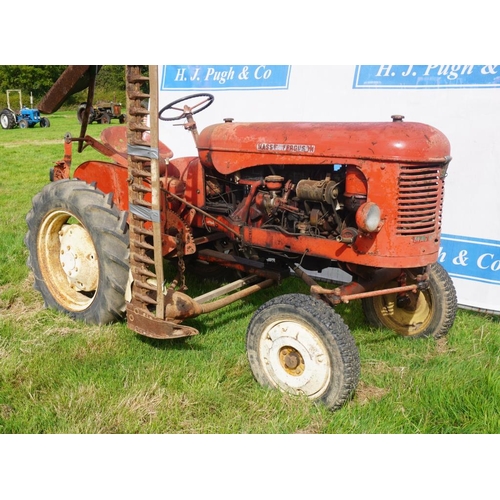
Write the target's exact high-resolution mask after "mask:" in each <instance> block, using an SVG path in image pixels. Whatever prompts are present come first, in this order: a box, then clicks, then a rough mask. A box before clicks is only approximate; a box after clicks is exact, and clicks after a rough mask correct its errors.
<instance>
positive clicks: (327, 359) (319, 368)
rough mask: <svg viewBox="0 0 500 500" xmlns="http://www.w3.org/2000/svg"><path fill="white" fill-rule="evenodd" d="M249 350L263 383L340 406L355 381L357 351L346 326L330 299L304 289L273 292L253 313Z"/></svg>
mask: <svg viewBox="0 0 500 500" xmlns="http://www.w3.org/2000/svg"><path fill="white" fill-rule="evenodd" d="M246 348H247V356H248V360H249V363H250V368H251V370H252V373H253V375H254V377H255V379H256V380H257V381H258V382H259V383H260V384H261V385H263V386H267V387H272V388H277V389H280V390H282V391H284V392H287V393H290V394H294V395H305V396H307V397H308V398H310V399H312V400H314V401H319V402H321V403H323V404H325V405H326V406H327V407H328V408H330V409H331V410H336V409H338V408H340V407H341V406H342V405H343V404H344V403H345V402H346V401H347V400H348V399H350V397H351V396H352V394H353V392H354V390H355V389H356V387H357V384H358V381H359V373H360V360H359V353H358V349H357V347H356V344H355V342H354V339H353V337H352V335H351V334H350V332H349V328H348V327H347V326H346V324H345V323H344V322H343V320H342V318H341V317H340V316H339V315H338V314H337V313H336V312H335V311H334V310H333V309H332V308H331V307H329V306H328V305H326V304H325V303H323V302H321V301H319V300H317V299H315V298H313V297H311V296H308V295H302V294H289V295H283V296H280V297H276V298H274V299H272V300H270V301H268V302H266V303H265V304H264V305H262V306H261V307H260V308H259V309H258V310H257V311H256V312H255V314H254V315H253V317H252V319H251V321H250V324H249V326H248V330H247V339H246Z"/></svg>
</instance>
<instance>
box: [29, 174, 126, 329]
mask: <svg viewBox="0 0 500 500" xmlns="http://www.w3.org/2000/svg"><path fill="white" fill-rule="evenodd" d="M26 222H27V224H28V232H27V234H26V237H25V244H26V246H27V247H28V250H29V257H28V266H29V267H30V268H31V270H32V271H33V274H34V278H35V283H34V286H35V289H37V290H38V291H39V292H40V293H41V294H42V296H43V299H44V301H45V305H46V306H47V307H50V308H54V309H57V310H59V311H62V312H64V313H66V314H68V315H69V316H71V317H72V318H74V319H78V320H82V321H85V322H87V323H91V324H105V323H110V322H113V321H117V320H119V319H120V318H121V317H122V316H123V314H124V312H125V308H126V304H125V290H126V286H127V281H128V276H129V264H128V257H129V248H128V241H129V236H128V224H127V213H126V212H122V211H120V210H118V209H117V208H116V207H115V206H114V204H113V201H112V197H111V195H105V194H104V193H103V192H101V191H99V190H98V189H96V188H95V187H94V186H91V185H89V184H87V183H85V182H83V181H80V180H75V179H66V180H61V181H57V182H54V183H51V184H48V185H46V186H45V187H44V188H43V189H42V191H41V192H40V193H38V194H37V195H36V196H35V197H34V198H33V207H32V209H31V211H30V212H29V213H28V215H27V216H26Z"/></svg>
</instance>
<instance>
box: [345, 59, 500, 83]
mask: <svg viewBox="0 0 500 500" xmlns="http://www.w3.org/2000/svg"><path fill="white" fill-rule="evenodd" d="M443 88H446V89H452V88H500V65H496V64H491V65H481V64H476V65H474V64H435V65H411V64H407V65H391V64H385V65H371V66H356V69H355V72H354V82H353V89H443Z"/></svg>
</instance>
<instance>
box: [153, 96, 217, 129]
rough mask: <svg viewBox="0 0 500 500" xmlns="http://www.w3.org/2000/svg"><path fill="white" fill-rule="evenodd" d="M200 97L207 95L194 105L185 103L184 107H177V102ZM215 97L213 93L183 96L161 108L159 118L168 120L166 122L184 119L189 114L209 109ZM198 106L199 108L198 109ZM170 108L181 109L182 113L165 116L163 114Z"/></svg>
mask: <svg viewBox="0 0 500 500" xmlns="http://www.w3.org/2000/svg"><path fill="white" fill-rule="evenodd" d="M199 97H206V99H204V100H203V101H200V102H198V103H197V104H195V105H194V106H188V105H184V106H183V107H176V104H180V103H181V102H184V101H188V100H190V99H197V98H199ZM214 99H215V97H214V96H213V95H212V94H191V95H188V96H186V97H182V98H181V99H177V100H176V101H172V102H170V103H169V104H167V105H166V106H164V107H163V108H161V109H160V115H159V118H160V120H163V121H166V122H172V121H175V120H182V118H186V116H188V115H195V114H196V113H199V112H200V111H203V110H204V109H207V108H208V106H210V105H211V104H212V103H213V102H214ZM200 106H201V107H200ZM197 108H198V109H197ZM170 109H175V110H177V111H181V114H180V115H176V116H172V117H165V116H162V115H163V113H165V112H166V111H168V110H170Z"/></svg>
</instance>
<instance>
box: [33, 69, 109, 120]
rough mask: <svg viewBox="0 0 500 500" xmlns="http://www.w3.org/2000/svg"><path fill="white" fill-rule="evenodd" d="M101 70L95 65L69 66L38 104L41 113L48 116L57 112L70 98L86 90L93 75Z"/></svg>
mask: <svg viewBox="0 0 500 500" xmlns="http://www.w3.org/2000/svg"><path fill="white" fill-rule="evenodd" d="M100 68H101V66H94V65H87V66H68V67H67V68H66V69H65V70H64V72H63V73H62V74H61V76H60V77H59V78H58V79H57V81H56V82H55V83H54V85H53V86H52V87H51V89H50V90H49V91H48V92H47V94H45V96H44V97H43V98H42V100H41V101H40V103H39V104H38V106H37V107H38V109H39V111H40V112H41V113H46V114H51V113H54V112H55V111H57V110H58V109H59V108H60V107H61V105H62V104H63V103H64V101H65V100H66V99H67V98H68V97H69V96H71V95H73V94H75V93H76V92H81V91H82V90H85V89H86V88H87V87H88V86H89V82H90V78H91V74H92V73H95V74H97V72H98V71H99V69H100Z"/></svg>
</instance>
